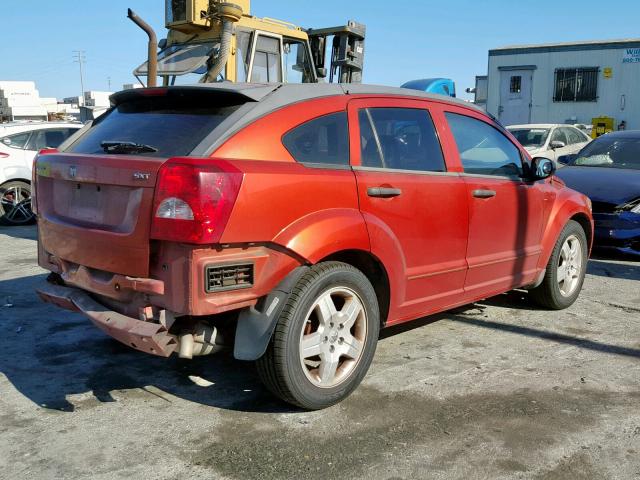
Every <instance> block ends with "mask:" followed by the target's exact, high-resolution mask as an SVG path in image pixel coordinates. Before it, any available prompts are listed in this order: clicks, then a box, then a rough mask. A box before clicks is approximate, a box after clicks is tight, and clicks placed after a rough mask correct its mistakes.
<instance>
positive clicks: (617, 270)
mask: <svg viewBox="0 0 640 480" xmlns="http://www.w3.org/2000/svg"><path fill="white" fill-rule="evenodd" d="M587 273H588V274H590V275H598V276H600V277H609V278H623V279H625V280H640V262H636V263H630V262H627V263H615V262H611V261H607V260H605V259H603V258H597V259H591V260H589V265H588V267H587Z"/></svg>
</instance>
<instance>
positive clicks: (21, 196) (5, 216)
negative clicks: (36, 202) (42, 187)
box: [0, 180, 36, 226]
mask: <svg viewBox="0 0 640 480" xmlns="http://www.w3.org/2000/svg"><path fill="white" fill-rule="evenodd" d="M35 217H36V216H35V214H34V213H33V212H32V211H31V185H29V184H28V183H26V182H22V181H20V180H13V181H10V182H7V183H5V184H4V185H2V186H0V224H2V225H12V226H17V225H29V224H30V223H33V221H34V220H35Z"/></svg>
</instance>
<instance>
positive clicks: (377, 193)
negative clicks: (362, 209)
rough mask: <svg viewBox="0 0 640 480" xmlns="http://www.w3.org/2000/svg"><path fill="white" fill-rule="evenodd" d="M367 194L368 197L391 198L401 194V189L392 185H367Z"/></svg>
mask: <svg viewBox="0 0 640 480" xmlns="http://www.w3.org/2000/svg"><path fill="white" fill-rule="evenodd" d="M367 195H369V196H370V197H379V198H392V197H397V196H399V195H402V190H400V189H399V188H392V187H369V188H367Z"/></svg>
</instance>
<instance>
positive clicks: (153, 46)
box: [127, 8, 158, 87]
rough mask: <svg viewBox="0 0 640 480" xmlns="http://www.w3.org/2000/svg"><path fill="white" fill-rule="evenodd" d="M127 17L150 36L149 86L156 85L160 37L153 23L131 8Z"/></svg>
mask: <svg viewBox="0 0 640 480" xmlns="http://www.w3.org/2000/svg"><path fill="white" fill-rule="evenodd" d="M127 18H129V19H131V21H132V22H133V23H135V24H136V25H138V26H139V27H140V28H141V29H142V30H144V31H145V33H146V34H147V35H148V36H149V52H148V60H147V87H155V86H156V79H157V77H158V39H157V37H156V32H154V31H153V28H151V25H149V24H148V23H147V22H145V21H144V20H142V19H141V18H140V17H139V16H138V15H136V14H135V12H134V11H133V10H131V9H130V8H129V9H127Z"/></svg>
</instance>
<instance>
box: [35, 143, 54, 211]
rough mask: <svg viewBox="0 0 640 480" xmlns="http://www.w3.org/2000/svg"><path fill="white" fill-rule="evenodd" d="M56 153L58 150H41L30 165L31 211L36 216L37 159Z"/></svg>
mask: <svg viewBox="0 0 640 480" xmlns="http://www.w3.org/2000/svg"><path fill="white" fill-rule="evenodd" d="M57 152H58V150H57V149H55V148H43V149H42V150H40V151H39V152H38V154H37V155H36V156H35V157H34V158H33V165H31V211H32V212H33V213H34V214H36V215H37V214H38V204H37V202H36V190H37V187H38V159H39V158H40V157H42V156H43V155H47V154H49V153H57Z"/></svg>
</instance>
